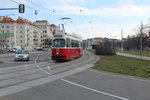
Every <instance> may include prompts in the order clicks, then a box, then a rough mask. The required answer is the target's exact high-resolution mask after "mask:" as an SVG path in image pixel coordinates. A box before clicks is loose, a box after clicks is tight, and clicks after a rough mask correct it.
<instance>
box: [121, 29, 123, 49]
mask: <svg viewBox="0 0 150 100" xmlns="http://www.w3.org/2000/svg"><path fill="white" fill-rule="evenodd" d="M121 51H123V28H121Z"/></svg>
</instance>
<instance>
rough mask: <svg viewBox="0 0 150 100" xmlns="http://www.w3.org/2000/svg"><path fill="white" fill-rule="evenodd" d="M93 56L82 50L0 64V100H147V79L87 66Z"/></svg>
mask: <svg viewBox="0 0 150 100" xmlns="http://www.w3.org/2000/svg"><path fill="white" fill-rule="evenodd" d="M41 54H42V53H41ZM36 55H37V54H36ZM38 57H40V55H38ZM35 58H36V57H35ZM97 60H98V58H97V57H96V56H95V55H93V54H91V53H88V52H85V53H84V55H83V56H82V57H81V58H78V59H75V60H72V61H69V62H51V61H47V62H40V61H41V60H38V58H36V59H34V64H32V63H31V64H27V65H25V64H24V65H21V66H13V67H6V68H0V100H92V99H93V100H150V95H149V94H150V80H147V79H140V78H137V77H131V76H126V75H120V74H112V73H107V72H99V71H96V70H93V69H89V68H90V67H92V66H93V64H94V63H95V62H96V61H97ZM38 61H39V62H38Z"/></svg>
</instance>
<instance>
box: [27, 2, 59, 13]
mask: <svg viewBox="0 0 150 100" xmlns="http://www.w3.org/2000/svg"><path fill="white" fill-rule="evenodd" d="M26 1H27V2H30V3H32V4H34V5H36V6H38V7H41V8H43V9H47V10H48V11H50V12H53V13H54V12H55V11H56V10H50V9H48V8H45V7H43V6H41V5H39V4H37V3H34V2H31V1H29V0H26Z"/></svg>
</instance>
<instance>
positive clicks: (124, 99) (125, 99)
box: [60, 79, 129, 100]
mask: <svg viewBox="0 0 150 100" xmlns="http://www.w3.org/2000/svg"><path fill="white" fill-rule="evenodd" d="M60 80H62V81H64V82H67V83H69V84H72V85H75V86H78V87H81V88H84V89H87V90H91V91H94V92H97V93H99V94H104V95H107V96H111V97H114V98H118V99H121V100H129V99H127V98H123V97H120V96H117V95H113V94H110V93H106V92H102V91H99V90H95V89H92V88H89V87H86V86H83V85H80V84H77V83H74V82H71V81H68V80H65V79H60Z"/></svg>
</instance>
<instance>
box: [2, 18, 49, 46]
mask: <svg viewBox="0 0 150 100" xmlns="http://www.w3.org/2000/svg"><path fill="white" fill-rule="evenodd" d="M0 18H1V20H0V49H5V48H13V47H14V46H21V47H22V48H25V49H39V48H40V49H41V48H45V47H50V40H51V38H52V27H51V25H49V23H48V22H47V21H46V20H44V21H36V22H34V23H32V22H30V21H28V20H26V19H23V18H21V17H19V18H18V19H17V20H13V19H12V18H10V17H0Z"/></svg>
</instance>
